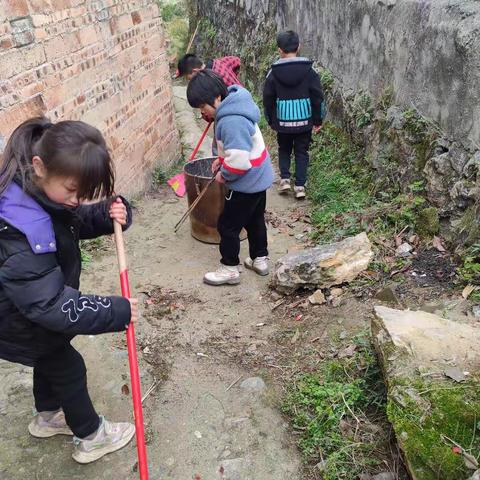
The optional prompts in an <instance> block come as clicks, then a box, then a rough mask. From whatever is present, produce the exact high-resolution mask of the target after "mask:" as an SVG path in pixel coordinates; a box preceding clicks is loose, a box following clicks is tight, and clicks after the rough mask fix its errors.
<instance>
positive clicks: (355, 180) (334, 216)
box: [308, 123, 369, 240]
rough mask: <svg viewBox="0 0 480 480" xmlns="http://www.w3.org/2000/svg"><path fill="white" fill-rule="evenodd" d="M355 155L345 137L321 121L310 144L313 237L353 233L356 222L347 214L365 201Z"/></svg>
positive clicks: (364, 177)
mask: <svg viewBox="0 0 480 480" xmlns="http://www.w3.org/2000/svg"><path fill="white" fill-rule="evenodd" d="M358 157H359V150H358V149H357V148H356V147H355V146H354V145H353V144H351V142H350V141H349V140H348V138H347V136H346V135H345V134H344V133H343V132H341V131H340V130H339V129H337V128H335V127H334V126H332V125H331V124H329V123H327V124H325V126H324V128H323V129H322V130H321V134H320V135H319V137H317V139H315V141H314V143H313V147H312V151H311V162H310V170H309V181H308V194H309V197H310V199H311V200H312V202H313V204H314V206H315V207H314V210H313V214H312V220H313V223H314V225H315V227H316V233H315V236H316V237H317V238H319V237H321V238H322V239H325V240H329V239H332V238H334V237H338V236H344V235H350V234H354V233H357V231H358V229H359V225H358V222H357V221H356V219H355V215H349V213H350V212H356V211H360V210H362V209H363V208H364V207H365V205H366V204H367V202H368V200H369V192H368V188H367V185H368V175H366V174H365V170H364V169H362V168H361V167H360V165H359V164H358V162H357V159H358ZM342 214H345V215H344V216H342Z"/></svg>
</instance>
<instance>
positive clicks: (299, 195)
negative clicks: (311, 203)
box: [294, 187, 305, 200]
mask: <svg viewBox="0 0 480 480" xmlns="http://www.w3.org/2000/svg"><path fill="white" fill-rule="evenodd" d="M294 191H295V198H296V199H297V200H303V199H304V198H305V187H295V190H294Z"/></svg>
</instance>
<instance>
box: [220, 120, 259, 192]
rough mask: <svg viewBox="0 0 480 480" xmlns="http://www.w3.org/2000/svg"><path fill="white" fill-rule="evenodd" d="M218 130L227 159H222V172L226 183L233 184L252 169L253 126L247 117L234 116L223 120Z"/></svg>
mask: <svg viewBox="0 0 480 480" xmlns="http://www.w3.org/2000/svg"><path fill="white" fill-rule="evenodd" d="M217 128H218V134H217V135H218V138H219V140H220V141H221V142H222V143H223V150H224V152H225V157H224V158H220V163H221V165H222V166H221V169H220V172H221V174H222V177H223V178H224V179H225V180H226V182H233V181H235V180H237V179H238V178H240V177H241V176H242V175H245V173H247V172H248V171H249V170H250V169H251V168H252V164H251V163H250V152H251V150H252V145H253V141H252V135H253V133H254V130H253V126H252V124H251V122H249V121H248V120H247V119H246V118H245V117H242V116H239V115H232V116H230V117H226V118H224V119H222V121H221V123H220V124H219V125H218V126H217Z"/></svg>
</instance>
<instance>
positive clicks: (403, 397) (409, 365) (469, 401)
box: [372, 307, 480, 480]
mask: <svg viewBox="0 0 480 480" xmlns="http://www.w3.org/2000/svg"><path fill="white" fill-rule="evenodd" d="M372 337H373V343H374V345H375V348H376V350H377V353H378V357H379V360H380V364H381V366H382V370H383V373H384V376H385V380H386V384H387V390H388V406H387V413H388V418H389V420H390V422H391V423H392V424H393V427H394V430H395V433H396V436H397V439H398V442H399V445H400V447H401V449H402V450H403V453H404V456H405V459H406V464H407V466H408V468H409V471H410V474H411V476H412V478H413V479H414V480H434V479H440V478H441V479H442V480H466V479H468V478H469V477H470V476H471V475H472V473H473V472H472V470H469V468H468V466H467V464H468V463H469V462H468V458H463V457H462V453H458V452H455V451H453V450H452V447H453V446H454V445H455V443H456V444H458V445H460V446H461V448H462V449H464V450H463V452H465V453H468V454H471V455H473V456H475V457H477V456H478V454H479V452H480V440H479V439H478V438H477V436H478V435H475V434H474V433H473V432H475V431H476V429H478V424H477V422H478V418H480V380H479V379H480V349H479V345H480V328H478V327H475V326H472V325H469V324H467V323H459V322H454V321H451V320H447V319H444V318H441V317H438V316H436V315H433V314H431V313H426V312H421V311H417V312H416V311H409V310H405V311H402V310H395V309H392V308H387V307H375V316H374V318H373V320H372ZM452 441H453V442H455V443H452Z"/></svg>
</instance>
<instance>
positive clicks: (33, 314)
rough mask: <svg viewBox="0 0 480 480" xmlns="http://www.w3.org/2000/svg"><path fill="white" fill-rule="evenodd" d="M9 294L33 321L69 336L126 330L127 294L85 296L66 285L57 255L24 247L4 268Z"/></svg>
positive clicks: (1, 275)
mask: <svg viewBox="0 0 480 480" xmlns="http://www.w3.org/2000/svg"><path fill="white" fill-rule="evenodd" d="M0 283H1V285H2V288H3V290H4V292H5V295H6V296H7V297H8V298H9V299H10V301H11V302H12V303H13V304H14V305H15V307H16V308H17V309H18V310H19V311H20V313H21V314H22V315H24V316H25V317H26V318H27V319H28V320H30V321H31V322H34V323H37V324H39V325H41V326H42V327H44V328H46V329H48V330H53V331H55V332H61V333H65V334H66V335H82V334H84V335H94V334H99V333H107V332H119V331H122V330H125V329H126V327H127V326H128V324H129V323H130V318H131V309H130V302H129V301H128V300H127V299H126V298H123V297H101V296H98V295H84V294H82V293H81V292H79V291H78V290H75V289H73V288H70V287H68V286H66V285H65V280H64V277H63V273H62V271H61V270H60V267H59V266H58V264H57V260H56V256H55V254H53V253H51V254H43V255H35V254H34V253H33V252H32V251H31V250H24V251H21V252H19V253H16V254H14V255H12V256H11V257H9V258H8V259H7V260H6V261H5V262H4V264H3V265H2V266H1V267H0Z"/></svg>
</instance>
